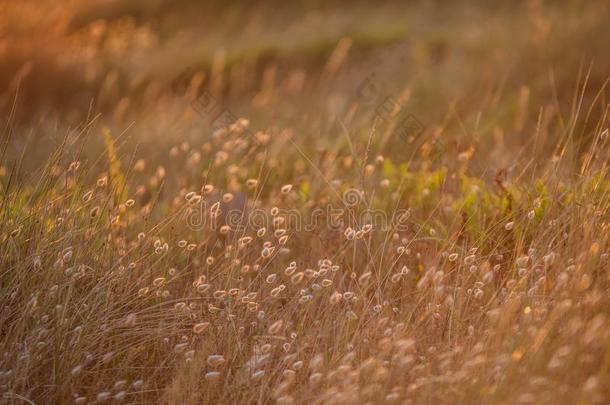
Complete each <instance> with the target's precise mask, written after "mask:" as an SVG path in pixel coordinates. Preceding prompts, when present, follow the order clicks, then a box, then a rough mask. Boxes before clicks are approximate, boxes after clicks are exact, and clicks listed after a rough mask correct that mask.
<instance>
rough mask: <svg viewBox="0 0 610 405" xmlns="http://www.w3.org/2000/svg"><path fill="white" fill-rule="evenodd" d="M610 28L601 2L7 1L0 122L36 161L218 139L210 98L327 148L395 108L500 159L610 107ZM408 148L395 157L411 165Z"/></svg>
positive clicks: (1, 32)
mask: <svg viewBox="0 0 610 405" xmlns="http://www.w3.org/2000/svg"><path fill="white" fill-rule="evenodd" d="M609 15H610V3H609V2H607V1H595V0H592V1H570V0H568V1H561V2H558V1H542V0H528V1H494V2H487V1H458V2H444V1H418V2H416V1H386V2H366V1H350V2H345V1H324V2H322V1H290V2H281V1H264V2H263V1H251V2H250V1H248V2H238V1H228V2H227V1H205V2H201V1H194V0H150V1H137V0H93V1H89V0H88V1H84V0H67V1H64V2H62V3H61V6H59V5H58V3H57V2H54V1H47V0H36V1H27V0H24V1H18V2H14V1H7V0H4V1H2V2H1V3H0V116H1V117H2V120H3V121H7V120H9V117H10V121H11V124H12V125H16V126H21V127H27V128H28V131H22V132H21V134H22V135H20V136H18V137H16V138H14V141H15V145H14V149H13V150H14V151H18V150H21V148H23V143H25V142H28V143H29V144H30V145H32V144H33V145H36V146H39V147H37V148H34V149H35V151H36V153H39V154H40V155H39V156H36V155H34V156H33V159H31V161H32V162H33V163H34V164H35V163H36V162H40V161H42V160H44V156H45V153H48V147H49V146H51V145H52V144H53V142H56V140H53V139H55V138H61V137H62V136H63V134H64V133H65V132H69V131H71V130H74V129H75V128H81V127H82V126H83V125H84V124H85V123H89V122H93V121H95V122H96V123H100V122H103V123H104V125H108V126H109V127H110V128H111V129H112V130H113V132H114V133H117V134H119V133H123V132H126V133H127V136H125V137H124V138H125V142H126V145H127V144H129V143H132V144H135V143H137V144H138V145H140V147H141V148H144V151H146V153H148V154H149V157H152V158H154V154H155V153H158V151H159V150H160V149H159V148H158V147H159V146H165V145H167V146H168V147H169V145H172V144H176V143H177V142H180V141H183V140H185V141H193V140H201V139H205V137H206V136H209V134H210V133H211V132H212V131H213V129H214V122H213V121H214V119H215V118H216V113H214V117H212V116H206V113H203V114H202V112H201V111H199V112H197V109H196V108H195V109H194V108H193V103H194V102H196V101H197V100H199V101H201V97H202V95H206V97H207V98H206V99H207V100H208V101H209V99H213V100H214V104H215V106H218V111H220V112H225V113H228V114H229V117H246V118H248V119H250V120H251V122H252V125H251V127H252V129H253V131H255V132H256V130H258V129H261V130H265V131H271V132H273V130H276V131H280V130H282V131H285V130H288V131H291V132H292V133H295V134H297V136H300V137H302V142H304V143H306V142H307V138H308V137H312V138H315V140H316V143H317V145H318V146H322V147H323V146H324V145H325V144H328V145H331V146H332V145H333V144H334V143H336V142H337V139H338V138H339V137H340V134H341V133H342V132H343V131H345V130H346V129H347V130H349V131H350V132H353V133H354V134H360V133H361V134H367V133H368V131H369V130H370V128H371V127H372V125H373V122H374V119H375V117H377V116H378V115H379V111H378V108H379V106H380V105H382V104H383V102H384V100H386V99H388V98H391V99H392V100H393V101H392V102H396V103H398V104H399V105H400V106H401V108H402V110H403V111H408V113H409V114H412V115H413V116H414V117H416V119H417V121H418V122H420V123H421V124H422V126H423V127H425V128H426V131H427V134H428V135H430V134H432V135H434V133H435V131H436V132H437V133H438V132H439V131H440V129H439V128H442V132H443V134H444V135H443V137H444V138H443V147H444V148H445V150H446V149H450V150H456V151H457V152H456V153H459V152H460V151H461V152H464V151H466V150H468V148H471V147H473V146H474V147H478V148H483V147H486V146H489V147H490V150H491V154H492V155H493V153H494V150H495V149H493V148H491V145H493V146H494V147H495V148H511V147H512V148H513V149H514V150H519V149H520V148H523V147H524V146H525V145H527V141H528V139H529V138H531V136H530V135H531V133H532V131H533V130H535V128H536V126H537V125H540V122H545V120H546V121H548V122H549V123H551V122H552V123H553V124H549V126H551V125H555V124H554V123H556V122H557V123H558V122H561V120H556V119H555V118H557V117H562V119H564V120H565V122H569V117H570V114H571V113H572V112H573V109H574V108H576V107H575V102H574V101H575V100H577V99H579V100H580V98H581V96H582V100H581V101H582V105H588V104H587V103H589V104H590V102H591V101H592V100H594V99H595V98H596V97H598V96H602V97H603V92H602V93H601V94H600V90H601V89H602V88H603V86H604V83H605V80H606V78H607V74H608V67H609V66H610V64H609V58H610V55H609V54H608V52H607V38H609V37H610V19H609ZM204 108H207V107H204ZM590 113H591V114H593V116H592V117H591V119H589V121H588V124H587V123H584V122H583V123H582V125H583V133H586V132H587V131H586V128H585V127H586V126H587V125H593V123H597V122H598V121H599V119H595V115H597V116H599V115H600V114H601V113H602V110H601V109H599V111H598V110H592V111H591V112H590ZM381 124H382V123H379V125H381ZM557 125H560V124H557ZM566 125H568V124H566ZM127 129H128V130H127ZM551 129H552V128H550V127H549V131H550V130H551ZM27 134H29V135H27ZM356 136H357V135H356ZM364 136H366V135H364ZM396 142H397V141H396V139H393V138H391V137H389V136H388V137H386V138H382V141H381V143H380V148H381V149H382V150H385V152H386V153H388V154H390V155H392V154H394V155H396V154H400V153H403V152H404V151H401V150H400V149H399V150H396V148H394V147H393V146H394V145H395V144H396ZM549 142H550V141H549ZM147 145H153V147H148V149H147ZM498 150H504V149H498ZM496 155H497V159H498V160H495V159H494V162H496V163H497V166H498V167H501V166H502V165H504V164H506V162H503V161H502V159H503V155H504V153H500V152H498V153H496ZM494 156H495V155H494Z"/></svg>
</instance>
